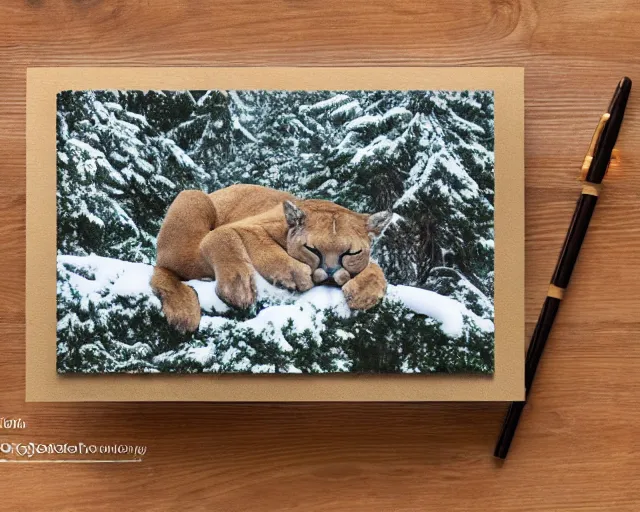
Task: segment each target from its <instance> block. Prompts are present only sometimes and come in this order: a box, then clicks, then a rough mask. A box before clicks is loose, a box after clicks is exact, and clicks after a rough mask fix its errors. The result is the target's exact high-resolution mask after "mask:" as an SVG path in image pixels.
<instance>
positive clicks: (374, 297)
mask: <svg viewBox="0 0 640 512" xmlns="http://www.w3.org/2000/svg"><path fill="white" fill-rule="evenodd" d="M386 288H387V283H386V282H384V284H382V283H379V282H367V283H361V282H359V281H358V280H357V279H351V280H350V281H347V283H346V284H345V285H344V286H343V287H342V292H343V293H344V297H345V299H347V304H348V305H349V308H351V309H360V310H365V309H370V308H372V307H373V306H375V305H376V304H377V303H378V302H379V301H380V299H382V297H384V292H385V291H386Z"/></svg>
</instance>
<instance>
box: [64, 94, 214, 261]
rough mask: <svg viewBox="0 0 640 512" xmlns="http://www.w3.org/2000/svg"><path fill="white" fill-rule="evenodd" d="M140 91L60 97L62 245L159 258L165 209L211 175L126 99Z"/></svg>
mask: <svg viewBox="0 0 640 512" xmlns="http://www.w3.org/2000/svg"><path fill="white" fill-rule="evenodd" d="M141 96H142V93H141V92H137V91H126V92H121V91H89V92H82V93H76V92H71V91H67V92H63V93H61V94H60V95H59V97H58V125H57V126H58V141H57V142H58V188H57V201H58V251H59V252H60V253H62V254H91V253H97V254H101V255H105V256H107V255H108V256H111V257H114V258H123V259H126V260H128V261H140V262H152V261H154V260H155V240H156V236H157V233H158V230H159V228H160V224H161V222H162V218H163V217H164V214H165V213H166V209H167V207H168V205H169V204H170V203H171V201H172V200H173V199H174V197H175V195H176V194H177V192H179V191H180V190H182V189H183V188H200V187H201V186H202V184H203V183H204V182H206V181H208V179H209V177H208V176H207V175H206V174H205V173H204V172H203V171H202V169H201V168H200V167H199V166H197V165H196V164H195V163H194V162H193V161H192V160H191V158H190V157H189V156H188V155H187V154H186V153H185V152H184V151H183V150H182V149H180V147H178V145H177V144H176V143H175V142H174V141H173V140H171V139H169V138H167V137H164V136H163V135H162V134H160V133H159V132H158V131H157V130H155V129H153V128H152V127H151V125H150V124H149V122H148V121H147V119H146V117H145V116H143V115H141V114H139V113H137V112H133V111H129V110H126V109H125V108H124V107H123V106H122V104H123V103H124V104H126V103H128V102H129V101H131V99H132V97H133V98H135V97H141Z"/></svg>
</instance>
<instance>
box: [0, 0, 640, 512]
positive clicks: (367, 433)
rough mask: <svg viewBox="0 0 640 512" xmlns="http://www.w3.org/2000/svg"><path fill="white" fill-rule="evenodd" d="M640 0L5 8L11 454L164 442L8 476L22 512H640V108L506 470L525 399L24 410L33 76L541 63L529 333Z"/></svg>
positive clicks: (5, 397) (4, 355) (532, 147)
mask: <svg viewBox="0 0 640 512" xmlns="http://www.w3.org/2000/svg"><path fill="white" fill-rule="evenodd" d="M637 7H638V6H637V4H636V2H635V1H634V0H609V1H608V2H598V1H596V0H589V1H583V2H559V1H557V0H540V1H536V2H532V1H529V0H522V1H521V2H518V1H515V0H493V1H489V0H481V1H471V0H464V1H462V0H460V1H444V0H433V1H429V2H427V1H417V0H402V1H399V2H390V1H388V0H368V1H366V2H365V1H351V2H344V1H339V0H309V1H304V2H303V1H301V0H297V1H294V0H287V1H283V0H273V1H265V0H254V1H249V0H242V1H237V0H235V1H232V0H221V1H218V2H208V1H205V0H189V1H187V0H182V1H178V0H156V1H154V2H149V1H141V0H140V1H133V0H114V1H111V2H107V1H100V0H57V1H56V0H23V1H19V0H5V1H3V2H2V3H1V4H0V177H1V179H0V261H2V263H3V268H4V272H3V275H2V287H1V288H0V354H1V357H0V417H20V418H22V419H23V420H24V421H26V422H27V429H25V430H20V431H7V430H0V442H3V441H7V440H10V441H13V442H20V441H36V442H53V441H55V442H67V441H68V442H77V441H84V442H92V443H109V442H115V441H118V442H127V443H136V444H145V445H147V446H148V453H147V455H146V457H145V460H144V462H143V463H140V464H127V465H124V464H121V465H118V464H113V465H80V464H77V465H53V464H51V465H49V464H47V465H44V464H3V465H1V467H0V510H11V511H13V510H57V511H58V510H69V511H71V510H73V511H76V510H89V509H92V510H109V511H111V510H121V511H124V510H208V511H210V510H219V511H235V510H255V511H257V510H260V511H262V510H300V511H305V512H306V511H316V510H327V511H334V510H363V511H370V510H393V511H396V510H438V511H452V510H500V511H503V510H518V511H527V510H554V511H555V510H562V511H565V510H580V511H586V510H638V509H640V483H639V481H640V427H639V426H638V425H639V423H640V410H639V408H638V402H639V398H640V371H639V368H638V367H639V365H640V314H639V309H640V300H639V299H638V290H639V289H640V270H639V266H640V265H639V264H640V257H639V256H638V254H639V252H640V228H639V227H638V226H640V208H639V206H640V195H639V188H638V187H639V185H640V172H638V170H637V169H638V164H639V163H640V162H639V157H638V156H637V155H638V154H640V130H639V128H640V125H639V121H640V114H639V112H640V101H639V100H638V98H639V97H640V96H639V94H640V93H639V92H638V91H636V92H635V93H634V92H632V96H631V100H630V104H629V108H628V114H627V117H626V120H625V124H624V126H623V130H622V133H621V137H620V141H619V144H618V148H619V149H620V163H621V165H619V166H617V167H615V168H613V169H612V170H611V171H610V176H609V177H608V178H607V180H606V181H605V186H606V191H605V193H604V195H603V197H602V198H601V202H600V205H599V206H598V209H597V211H596V214H595V217H594V219H593V223H592V229H591V231H590V232H589V235H588V236H587V239H586V241H585V244H584V247H583V252H582V254H581V258H580V261H579V262H578V265H577V267H576V270H575V273H574V279H573V283H572V286H571V288H570V290H569V292H568V294H567V297H566V303H565V305H564V307H563V309H562V311H561V312H560V315H559V317H558V320H557V323H556V327H555V329H554V332H553V335H552V337H551V339H550V342H549V345H548V350H547V352H546V354H545V357H544V359H543V361H542V364H541V367H540V369H539V372H538V379H537V382H536V386H535V389H534V392H533V397H532V400H531V403H530V405H529V407H528V409H527V411H526V413H525V415H524V418H523V421H522V423H521V428H520V430H519V431H518V435H517V437H516V439H515V441H514V444H513V446H512V451H511V455H510V458H509V460H508V461H507V462H506V464H504V465H503V466H501V465H500V464H499V463H497V462H496V461H495V460H494V459H493V458H492V456H491V453H492V450H493V443H494V441H495V438H496V435H497V434H498V431H499V428H500V424H501V421H502V418H503V414H504V411H505V409H506V406H505V404H499V403H475V404H410V405H389V404H367V405H364V404H325V405H322V404H321V405H216V404H184V405H179V404H178V405H176V404H136V405H134V404H111V405H91V404H73V405H65V404H58V405H38V404H28V405H27V404H25V403H24V332H25V329H24V301H25V296H24V279H25V276H24V262H25V246H24V232H25V220H24V216H25V215H24V212H25V138H24V132H25V69H26V68H27V67H28V66H43V65H48V66H56V65H132V66H135V65H363V64H366V65H377V64H384V65H420V66H422V65H428V66H437V65H483V66H498V65H499V66H504V65H514V66H525V68H526V98H527V99H526V185H527V196H526V197H527V217H526V227H527V240H526V248H527V272H526V285H527V288H526V290H527V292H526V308H527V334H528V335H529V334H530V333H531V331H532V329H533V325H534V323H535V320H536V317H537V314H538V309H539V306H540V305H541V303H542V300H543V298H544V296H545V293H546V288H547V283H548V280H549V277H550V275H551V272H552V270H553V266H554V264H555V259H556V256H557V252H558V250H559V248H560V245H561V243H562V239H563V236H564V232H565V230H566V227H567V224H568V222H569V219H570V216H571V212H572V210H573V206H574V201H575V199H576V197H577V194H578V185H577V183H576V181H575V178H576V175H577V172H578V168H579V166H580V164H581V161H582V158H583V156H584V153H585V150H586V146H587V144H588V142H589V140H590V137H591V134H592V131H593V129H594V127H595V124H596V122H597V120H598V116H599V115H600V113H601V112H603V111H604V109H605V108H606V106H607V102H608V100H609V97H610V95H611V93H612V91H613V89H614V87H615V84H616V82H617V80H618V79H619V78H620V77H621V76H622V75H624V74H626V75H629V76H630V77H631V78H632V79H633V78H635V79H636V80H638V85H637V86H636V87H640V57H639V56H640V31H638V26H639V23H640V9H638V8H637Z"/></svg>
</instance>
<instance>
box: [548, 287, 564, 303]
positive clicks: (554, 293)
mask: <svg viewBox="0 0 640 512" xmlns="http://www.w3.org/2000/svg"><path fill="white" fill-rule="evenodd" d="M564 290H565V289H564V288H560V287H559V286H556V285H555V284H550V285H549V290H548V291H547V297H553V298H554V299H559V300H562V299H563V298H564Z"/></svg>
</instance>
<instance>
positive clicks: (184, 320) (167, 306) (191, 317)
mask: <svg viewBox="0 0 640 512" xmlns="http://www.w3.org/2000/svg"><path fill="white" fill-rule="evenodd" d="M162 311H163V313H164V316H166V317H167V322H169V325H172V326H173V327H175V328H176V329H177V330H178V331H180V332H181V333H186V332H195V331H197V330H198V326H199V325H200V303H199V302H198V296H197V295H196V292H195V290H194V289H193V288H191V287H190V286H187V285H185V284H181V286H179V287H178V288H177V289H176V291H175V292H174V293H172V294H170V295H169V296H167V297H166V298H165V299H164V300H163V301H162Z"/></svg>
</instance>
